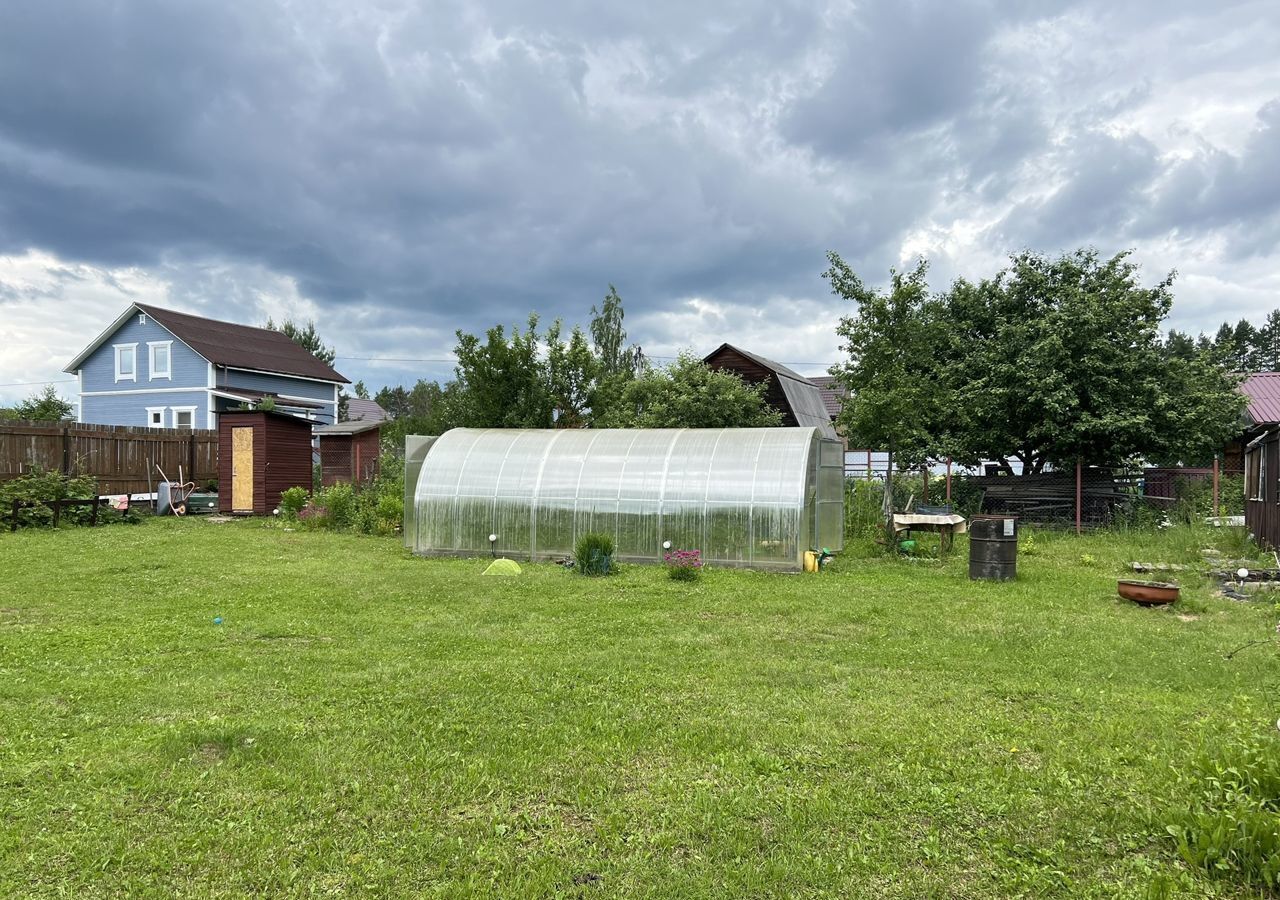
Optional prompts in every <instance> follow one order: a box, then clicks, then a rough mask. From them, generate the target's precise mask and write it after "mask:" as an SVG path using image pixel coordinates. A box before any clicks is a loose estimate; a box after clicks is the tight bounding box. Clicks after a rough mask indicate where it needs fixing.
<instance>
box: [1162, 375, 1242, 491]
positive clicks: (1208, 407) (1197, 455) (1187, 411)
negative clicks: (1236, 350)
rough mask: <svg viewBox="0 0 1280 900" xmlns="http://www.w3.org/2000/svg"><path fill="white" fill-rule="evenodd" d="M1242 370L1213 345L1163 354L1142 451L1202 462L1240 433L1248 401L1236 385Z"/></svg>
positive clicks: (1173, 460)
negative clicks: (1148, 440)
mask: <svg viewBox="0 0 1280 900" xmlns="http://www.w3.org/2000/svg"><path fill="white" fill-rule="evenodd" d="M1242 378H1243V375H1242V374H1240V373H1236V372H1233V371H1232V367H1231V366H1230V365H1229V364H1228V362H1227V361H1226V360H1225V359H1223V358H1222V356H1220V355H1219V354H1218V353H1217V352H1216V351H1214V350H1212V349H1209V350H1197V351H1196V352H1195V353H1194V354H1193V355H1192V356H1177V355H1169V354H1166V357H1165V359H1164V361H1163V363H1162V365H1161V368H1160V372H1159V383H1160V388H1161V390H1160V391H1159V392H1158V394H1157V396H1156V401H1155V404H1154V406H1153V407H1152V408H1151V410H1150V426H1149V434H1150V438H1151V443H1150V445H1149V446H1147V447H1146V448H1145V449H1144V451H1143V456H1145V457H1146V458H1147V459H1148V460H1150V461H1151V462H1153V463H1155V464H1156V465H1159V466H1176V465H1189V466H1203V465H1207V464H1209V463H1211V462H1212V460H1213V458H1214V456H1215V455H1216V454H1217V453H1219V452H1221V450H1222V447H1223V445H1224V444H1225V443H1226V442H1227V441H1228V440H1229V439H1230V438H1232V437H1234V436H1237V435H1239V433H1240V427H1241V426H1240V421H1241V416H1242V415H1243V414H1244V409H1245V405H1246V403H1247V401H1246V399H1245V397H1244V395H1243V394H1241V393H1240V391H1239V384H1240V381H1241V380H1242Z"/></svg>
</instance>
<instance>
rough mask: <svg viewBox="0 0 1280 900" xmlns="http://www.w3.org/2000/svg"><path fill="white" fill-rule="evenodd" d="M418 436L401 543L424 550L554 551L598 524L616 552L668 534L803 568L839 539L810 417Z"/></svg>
mask: <svg viewBox="0 0 1280 900" xmlns="http://www.w3.org/2000/svg"><path fill="white" fill-rule="evenodd" d="M411 440H412V439H411ZM419 447H420V450H421V449H425V451H426V452H425V456H423V457H422V458H421V463H420V468H419V470H418V472H417V475H416V478H415V477H413V476H412V475H411V474H407V478H409V479H410V482H408V483H406V493H407V492H408V491H409V490H410V488H409V483H412V485H413V487H412V492H413V493H412V502H411V503H409V504H406V508H405V543H406V544H407V545H408V546H409V547H410V548H411V549H412V550H413V551H414V552H416V553H419V554H423V555H458V556H474V555H480V554H488V553H490V552H493V553H498V554H502V555H506V556H514V557H518V558H522V559H550V558H560V557H564V556H569V555H572V553H573V549H574V545H575V543H576V541H577V539H578V538H579V537H581V536H582V535H584V534H586V533H588V532H605V533H608V534H610V535H612V536H613V538H614V541H615V543H616V546H617V551H616V552H617V556H618V558H619V559H621V560H626V561H631V562H659V561H661V559H662V555H663V543H664V542H667V541H669V542H670V544H671V546H672V547H673V548H676V549H684V550H700V551H701V552H702V556H703V559H704V560H706V561H707V562H708V563H709V564H712V565H724V566H744V567H750V568H762V569H778V570H786V571H798V570H800V569H801V567H802V565H803V554H804V551H806V550H810V549H817V548H820V547H827V548H829V549H831V550H840V549H843V545H844V537H843V535H844V469H843V452H842V448H841V445H840V443H839V442H838V441H832V440H826V439H824V438H822V436H821V435H820V434H819V432H818V430H817V429H816V428H724V429H594V430H571V429H565V430H521V429H470V428H458V429H454V430H452V431H449V432H446V433H445V434H444V435H442V436H440V437H439V438H436V439H435V440H434V441H433V442H431V443H430V444H427V445H425V446H423V445H419ZM408 449H409V448H407V452H406V459H409V458H412V457H414V456H415V454H413V453H410V452H408ZM414 465H418V462H417V460H416V459H414ZM490 535H493V536H494V538H495V540H494V541H492V542H490V540H489V536H490Z"/></svg>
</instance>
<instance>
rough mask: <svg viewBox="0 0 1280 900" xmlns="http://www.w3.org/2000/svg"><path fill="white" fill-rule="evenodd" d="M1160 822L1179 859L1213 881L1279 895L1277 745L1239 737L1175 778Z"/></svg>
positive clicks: (1279, 750) (1279, 745)
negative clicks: (1175, 790)
mask: <svg viewBox="0 0 1280 900" xmlns="http://www.w3.org/2000/svg"><path fill="white" fill-rule="evenodd" d="M1178 786H1179V788H1180V791H1179V794H1180V796H1178V797H1176V798H1174V799H1173V801H1172V802H1171V804H1170V807H1171V808H1170V810H1169V811H1168V812H1166V813H1165V814H1164V816H1163V824H1164V826H1165V832H1166V833H1167V834H1168V835H1169V836H1170V837H1171V838H1172V839H1173V841H1174V845H1175V846H1176V848H1177V851H1178V854H1179V855H1180V856H1181V857H1182V858H1183V859H1184V860H1185V861H1186V862H1187V863H1188V864H1189V865H1192V866H1196V867H1197V868H1200V869H1203V870H1204V871H1205V872H1207V873H1208V874H1209V875H1210V876H1212V877H1215V878H1227V879H1230V880H1232V881H1236V882H1239V883H1242V884H1244V885H1248V886H1249V887H1250V888H1262V889H1263V890H1264V891H1272V890H1275V889H1276V888H1278V887H1280V740H1278V739H1277V737H1276V736H1275V735H1271V734H1267V735H1249V734H1242V733H1234V734H1232V735H1230V736H1228V737H1227V738H1225V739H1224V740H1223V741H1222V742H1221V744H1220V745H1219V746H1217V747H1215V748H1213V749H1212V750H1210V751H1202V752H1201V754H1200V755H1199V756H1198V757H1196V758H1195V759H1194V761H1193V764H1192V766H1191V769H1190V771H1189V772H1187V773H1184V774H1180V775H1179V777H1178Z"/></svg>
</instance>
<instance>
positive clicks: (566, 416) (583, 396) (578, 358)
mask: <svg viewBox="0 0 1280 900" xmlns="http://www.w3.org/2000/svg"><path fill="white" fill-rule="evenodd" d="M562 328H563V326H562V325H561V322H560V320H559V319H557V320H556V321H555V323H554V324H553V325H552V326H551V327H550V328H549V329H547V335H546V343H547V389H548V392H549V394H550V396H551V403H552V415H553V418H554V420H555V425H556V427H557V428H581V427H582V426H584V425H586V424H587V422H588V421H589V416H590V415H591V411H592V404H593V402H594V401H595V400H596V391H595V388H596V385H597V383H598V380H599V378H600V372H601V361H600V359H599V358H598V357H597V356H596V355H595V353H593V352H592V350H591V345H590V344H589V343H587V338H586V336H585V335H584V334H583V333H582V329H580V328H577V327H575V328H574V329H573V331H572V332H570V334H569V340H568V341H565V340H564V339H563V338H562V337H561V331H562Z"/></svg>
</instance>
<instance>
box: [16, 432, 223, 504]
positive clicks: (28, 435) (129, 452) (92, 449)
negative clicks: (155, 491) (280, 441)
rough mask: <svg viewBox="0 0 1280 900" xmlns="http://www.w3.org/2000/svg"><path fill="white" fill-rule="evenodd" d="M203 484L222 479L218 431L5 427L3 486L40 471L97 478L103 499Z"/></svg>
mask: <svg viewBox="0 0 1280 900" xmlns="http://www.w3.org/2000/svg"><path fill="white" fill-rule="evenodd" d="M157 465H158V466H159V467H160V468H161V469H163V470H164V472H165V475H167V476H168V477H169V479H170V480H175V481H176V480H177V478H178V468H179V467H181V468H182V474H183V477H185V478H186V479H187V480H188V481H195V482H196V483H197V484H199V485H202V484H203V483H204V482H206V481H209V480H211V479H215V478H217V477H218V432H217V431H214V430H209V429H190V428H141V427H133V426H125V425H79V424H76V423H70V422H15V423H8V424H3V425H0V481H7V480H9V479H12V478H17V477H18V476H19V475H22V474H23V473H25V472H30V471H32V470H34V469H45V470H49V471H55V472H62V473H63V474H66V475H93V476H94V477H96V478H97V479H98V492H99V493H101V494H125V493H130V494H138V493H142V492H144V491H146V490H147V489H148V477H147V474H148V470H150V484H151V485H154V484H155V482H156V480H157V478H158V477H159V476H158V475H157V474H156V470H155V468H154V466H157Z"/></svg>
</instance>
